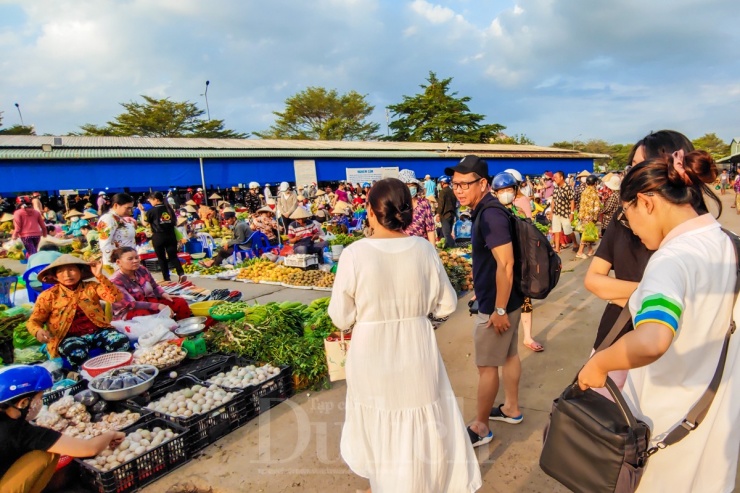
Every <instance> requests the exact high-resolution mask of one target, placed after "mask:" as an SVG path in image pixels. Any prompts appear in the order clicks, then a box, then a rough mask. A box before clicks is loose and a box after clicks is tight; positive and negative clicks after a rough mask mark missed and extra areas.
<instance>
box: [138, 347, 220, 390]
mask: <svg viewBox="0 0 740 493" xmlns="http://www.w3.org/2000/svg"><path fill="white" fill-rule="evenodd" d="M228 359H229V356H227V355H225V354H218V353H216V354H207V355H205V356H203V357H201V358H198V359H190V358H185V359H184V360H183V361H182V363H180V364H179V365H177V366H175V367H174V368H169V369H167V370H162V371H160V372H159V374H158V375H157V377H156V378H155V379H154V385H152V386H151V388H150V389H149V392H153V391H157V390H159V389H163V388H165V387H167V386H169V385H172V383H173V382H174V381H175V380H177V379H178V378H180V377H184V376H186V375H193V376H195V373H196V372H199V371H202V370H205V369H208V368H211V367H214V366H218V365H221V364H223V363H224V362H226V361H227V360H228ZM173 371H174V372H175V373H177V376H176V377H175V378H170V373H172V372H173Z"/></svg>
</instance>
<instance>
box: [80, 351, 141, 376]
mask: <svg viewBox="0 0 740 493" xmlns="http://www.w3.org/2000/svg"><path fill="white" fill-rule="evenodd" d="M133 360H134V355H133V354H131V353H127V352H124V351H119V352H117V353H107V354H101V355H100V356H96V357H94V358H91V359H89V360H87V361H85V362H84V363H83V364H82V369H83V370H85V371H86V372H87V373H88V374H90V376H91V377H97V376H98V375H100V374H101V373H105V372H107V371H108V370H112V369H114V368H118V367H119V366H126V365H130V364H131V362H132V361H133Z"/></svg>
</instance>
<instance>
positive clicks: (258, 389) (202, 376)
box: [193, 356, 293, 419]
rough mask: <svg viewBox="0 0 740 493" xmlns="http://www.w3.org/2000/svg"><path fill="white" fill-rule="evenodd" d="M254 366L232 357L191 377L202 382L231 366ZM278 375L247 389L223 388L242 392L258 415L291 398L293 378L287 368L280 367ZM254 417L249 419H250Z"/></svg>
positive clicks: (246, 360) (244, 359) (248, 361)
mask: <svg viewBox="0 0 740 493" xmlns="http://www.w3.org/2000/svg"><path fill="white" fill-rule="evenodd" d="M248 365H255V362H254V361H252V360H249V359H247V358H242V357H239V356H232V357H231V358H229V360H228V361H225V362H224V363H222V364H220V365H217V366H213V367H211V368H207V369H204V370H201V371H198V372H195V373H193V376H195V377H196V378H198V379H199V380H202V381H203V382H206V381H208V379H210V378H212V377H214V376H215V375H218V374H219V373H222V372H223V373H226V372H228V371H229V370H231V367H232V366H242V367H244V366H248ZM279 368H280V373H279V374H277V375H275V376H274V377H272V378H269V379H267V380H265V381H264V382H262V383H260V384H258V385H250V386H249V387H245V388H240V387H234V388H228V387H224V386H222V387H223V388H225V389H227V390H233V391H235V392H244V394H245V398H246V399H247V401H248V402H249V401H251V402H252V403H254V405H255V406H256V408H257V410H258V414H262V413H263V412H265V411H267V410H268V409H271V408H273V407H275V406H277V405H278V404H280V403H281V402H283V401H285V400H286V399H288V398H290V397H292V396H293V376H292V372H291V370H290V367H289V366H281V367H279ZM253 417H254V416H251V417H249V418H248V419H252V418H253Z"/></svg>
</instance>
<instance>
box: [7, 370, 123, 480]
mask: <svg viewBox="0 0 740 493" xmlns="http://www.w3.org/2000/svg"><path fill="white" fill-rule="evenodd" d="M51 386H52V381H51V375H50V374H49V372H48V371H47V370H46V369H45V368H44V367H42V366H38V365H36V366H28V365H12V366H6V367H4V368H2V369H0V491H2V492H3V493H38V492H40V491H42V490H43V489H44V487H46V485H47V484H48V483H49V481H51V478H52V476H53V475H54V471H55V470H56V465H57V462H58V461H59V456H60V455H69V456H71V457H92V456H95V455H98V454H99V453H101V452H102V451H103V450H105V449H106V448H108V447H110V448H115V447H117V446H118V444H119V443H121V441H122V440H123V438H124V437H125V436H126V435H125V434H124V433H121V432H118V431H109V432H106V433H103V434H102V435H99V436H97V437H95V438H91V439H89V440H83V439H81V438H73V437H71V436H68V435H63V434H61V433H59V432H58V431H55V430H51V429H47V428H42V427H40V426H36V425H33V424H31V423H30V422H29V421H31V420H33V419H35V418H36V416H37V415H38V413H39V411H40V410H41V406H42V404H43V395H44V391H45V390H47V389H49V388H51Z"/></svg>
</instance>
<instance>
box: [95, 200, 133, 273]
mask: <svg viewBox="0 0 740 493" xmlns="http://www.w3.org/2000/svg"><path fill="white" fill-rule="evenodd" d="M133 212H134V198H133V197H132V196H131V195H129V194H127V193H117V194H115V195H114V196H113V203H112V205H111V209H110V211H109V212H107V213H106V214H103V215H102V216H101V217H100V219H99V220H98V234H99V236H100V252H101V253H102V254H103V264H104V265H106V266H109V267H111V268H112V267H113V265H114V264H115V262H114V261H113V260H111V254H112V253H113V250H115V249H117V248H122V247H132V248H134V247H136V221H135V220H134V218H133V217H131V216H132V214H133Z"/></svg>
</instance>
